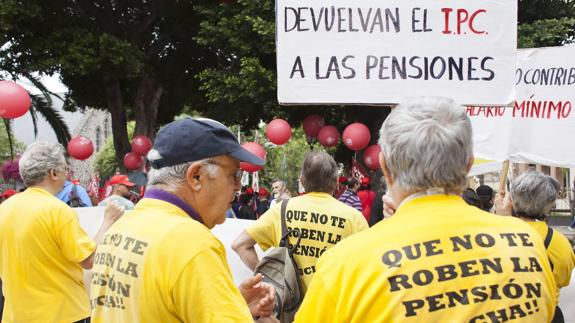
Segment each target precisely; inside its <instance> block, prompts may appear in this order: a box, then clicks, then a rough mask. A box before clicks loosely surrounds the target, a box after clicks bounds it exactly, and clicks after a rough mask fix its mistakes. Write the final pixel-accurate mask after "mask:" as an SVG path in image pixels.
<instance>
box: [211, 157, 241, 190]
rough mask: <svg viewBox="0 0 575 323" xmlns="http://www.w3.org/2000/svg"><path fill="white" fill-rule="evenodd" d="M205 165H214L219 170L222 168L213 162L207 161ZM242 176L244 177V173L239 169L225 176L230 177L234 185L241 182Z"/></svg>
mask: <svg viewBox="0 0 575 323" xmlns="http://www.w3.org/2000/svg"><path fill="white" fill-rule="evenodd" d="M206 164H212V165H216V166H220V167H221V168H224V166H223V165H221V164H220V163H218V162H216V161H213V160H208V161H207V162H206ZM243 176H244V171H243V170H241V169H239V168H238V169H237V170H236V171H235V172H234V173H233V174H231V175H227V177H232V178H233V179H234V183H236V184H239V183H240V182H241V181H242V177H243Z"/></svg>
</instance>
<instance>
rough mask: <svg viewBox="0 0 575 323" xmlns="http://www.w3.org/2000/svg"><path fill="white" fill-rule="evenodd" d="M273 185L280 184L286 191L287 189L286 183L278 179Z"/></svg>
mask: <svg viewBox="0 0 575 323" xmlns="http://www.w3.org/2000/svg"><path fill="white" fill-rule="evenodd" d="M273 183H279V184H280V186H281V187H282V188H284V189H285V188H287V184H286V182H285V181H284V180H282V179H276V180H275V181H273Z"/></svg>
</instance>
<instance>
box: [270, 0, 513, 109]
mask: <svg viewBox="0 0 575 323" xmlns="http://www.w3.org/2000/svg"><path fill="white" fill-rule="evenodd" d="M276 26H277V27H276V28H277V30H276V34H277V73H278V74H277V75H278V101H279V102H280V103H281V104H343V103H346V104H394V103H399V102H400V101H401V100H402V99H403V98H404V97H406V96H420V95H434V96H445V97H451V98H453V99H455V100H456V101H458V102H460V103H462V104H468V105H469V104H474V105H510V104H512V103H513V100H514V99H515V90H514V86H513V84H514V82H513V75H514V71H515V62H516V57H515V55H516V36H517V1H511V0H494V1H479V0H474V1H456V0H445V1H423V0H401V1H400V0H390V1H378V0H361V1H357V0H354V1H352V0H338V1H333V0H332V1H327V0H318V1H313V2H310V1H304V0H289V1H288V0H278V1H277V5H276Z"/></svg>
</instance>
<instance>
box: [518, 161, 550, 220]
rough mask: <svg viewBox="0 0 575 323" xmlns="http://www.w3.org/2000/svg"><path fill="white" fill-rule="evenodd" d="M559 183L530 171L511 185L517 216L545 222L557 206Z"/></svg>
mask: <svg viewBox="0 0 575 323" xmlns="http://www.w3.org/2000/svg"><path fill="white" fill-rule="evenodd" d="M559 187H560V185H559V182H558V181H557V180H556V179H554V178H553V177H551V176H548V175H544V174H541V173H540V172H537V171H535V170H533V169H530V170H528V171H526V172H525V173H523V174H522V175H521V176H519V177H517V178H516V179H515V180H514V181H513V183H512V184H511V189H510V194H511V201H512V203H513V211H515V212H516V214H518V215H520V216H523V217H528V218H535V219H540V220H543V219H545V216H547V215H549V212H551V209H552V208H553V206H554V205H555V200H556V199H557V192H558V191H559Z"/></svg>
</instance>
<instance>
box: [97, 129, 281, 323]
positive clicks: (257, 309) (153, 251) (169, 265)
mask: <svg viewBox="0 0 575 323" xmlns="http://www.w3.org/2000/svg"><path fill="white" fill-rule="evenodd" d="M148 159H149V160H150V162H151V164H152V167H153V169H152V170H151V171H150V173H149V176H148V185H147V190H146V194H145V195H144V198H143V199H142V200H141V201H140V202H138V204H136V207H135V209H134V210H133V211H132V212H130V214H129V215H128V216H126V218H125V219H124V220H123V221H120V222H117V225H115V226H114V227H113V228H111V229H110V231H108V233H107V235H106V237H105V238H104V241H103V243H102V244H100V245H99V246H98V251H97V253H96V260H95V265H94V269H93V279H92V284H91V295H90V299H91V304H92V322H140V321H142V322H211V321H225V322H248V321H251V320H252V318H253V317H266V316H269V315H270V314H271V313H272V310H273V306H274V293H275V292H274V290H273V287H271V286H270V285H268V284H266V283H263V282H261V276H256V277H253V278H249V279H247V280H246V281H244V282H243V283H242V284H241V285H240V287H239V290H238V288H236V286H234V284H233V280H232V277H231V274H230V269H229V267H228V263H227V261H226V255H225V249H224V246H223V245H222V243H221V242H220V241H219V240H218V239H217V238H216V237H215V236H214V235H213V234H212V233H211V231H210V229H211V228H213V227H214V226H215V225H216V224H220V223H222V222H224V221H225V219H226V216H225V212H226V210H227V209H229V208H230V204H231V202H232V201H233V199H234V193H235V191H236V190H239V188H240V180H241V175H242V171H241V170H240V169H239V164H240V161H245V162H249V163H252V164H256V165H263V164H264V161H263V160H262V159H260V158H259V157H256V156H255V155H252V154H251V153H250V152H248V151H247V150H245V149H243V148H241V147H240V145H239V144H238V141H237V139H236V137H235V136H234V135H233V134H232V133H231V132H230V130H229V129H228V128H226V127H225V126H224V125H222V124H221V123H219V122H217V121H214V120H210V119H183V120H178V121H174V122H172V123H170V124H168V125H166V126H165V127H163V128H162V129H160V131H159V132H158V134H157V136H156V140H155V143H154V147H153V149H152V150H151V151H150V152H149V153H148Z"/></svg>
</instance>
